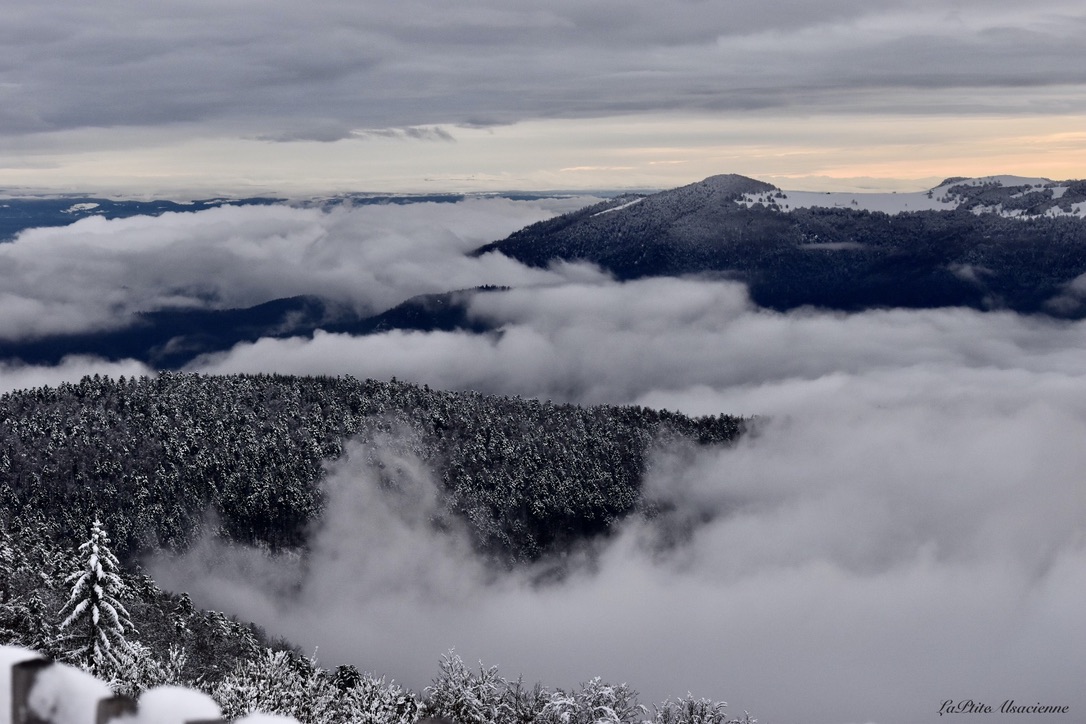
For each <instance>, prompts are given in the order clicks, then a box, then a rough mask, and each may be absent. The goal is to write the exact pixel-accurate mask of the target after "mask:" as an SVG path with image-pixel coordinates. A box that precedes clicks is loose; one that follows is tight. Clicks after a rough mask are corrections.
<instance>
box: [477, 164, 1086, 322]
mask: <svg viewBox="0 0 1086 724" xmlns="http://www.w3.org/2000/svg"><path fill="white" fill-rule="evenodd" d="M864 204H867V205H868V206H872V207H874V208H863V206H864ZM910 204H911V206H910ZM1084 213H1086V182H1083V181H1062V182H1053V181H1048V180H1046V179H1019V178H1017V177H988V178H985V179H965V180H963V179H948V180H947V181H946V182H944V183H943V184H942V185H940V186H939V187H936V188H935V189H931V190H930V191H928V192H919V193H916V194H875V195H869V196H867V197H866V198H865V195H863V194H841V193H837V194H817V193H813V192H785V191H782V190H781V189H778V188H777V187H775V186H772V185H771V184H767V183H764V182H761V181H757V180H755V179H750V178H746V177H743V176H735V175H723V176H713V177H710V178H708V179H706V180H704V181H701V182H698V183H695V184H690V185H687V186H683V187H680V188H677V189H671V190H668V191H661V192H659V193H656V194H652V195H648V196H626V197H619V198H615V199H610V200H608V201H605V202H602V203H600V204H597V205H595V206H592V207H589V208H587V209H582V210H580V211H576V212H573V213H571V214H566V215H564V216H561V217H558V218H554V219H549V220H546V221H542V222H539V223H536V224H533V225H531V226H528V227H526V228H524V229H522V230H520V231H517V232H515V233H514V234H512V235H510V236H509V237H507V238H506V239H503V240H501V241H496V242H493V243H490V244H486V245H484V246H482V247H480V248H478V249H476V250H475V252H474V253H475V254H485V253H488V252H500V253H502V254H505V255H506V256H509V257H512V258H514V259H517V260H518V261H521V262H523V263H526V264H529V265H532V266H538V267H545V266H547V265H549V264H551V263H553V262H555V261H587V262H591V263H594V264H597V265H599V266H600V267H602V268H603V269H605V270H607V271H610V272H611V273H613V274H614V275H615V276H616V277H618V278H619V279H634V278H640V277H647V276H673V275H685V274H703V275H704V274H715V275H722V276H726V277H729V278H734V279H737V280H741V281H744V282H746V283H747V284H748V285H749V287H750V292H751V297H752V299H753V301H754V302H755V303H757V304H759V305H761V306H763V307H769V308H772V309H778V310H788V309H794V308H797V307H801V306H807V305H811V306H816V307H824V308H830V309H839V310H844V311H860V310H863V309H870V308H875V307H908V308H931V307H943V306H966V307H972V308H975V309H984V310H998V309H1006V310H1013V311H1017V312H1022V313H1027V314H1046V315H1050V316H1056V317H1066V318H1076V319H1077V318H1082V317H1084V316H1086V303H1084V302H1086V281H1084V280H1086V277H1083V275H1084V274H1086V221H1084V219H1083V214H1084ZM1080 277H1082V278H1080ZM1076 280H1077V281H1076Z"/></svg>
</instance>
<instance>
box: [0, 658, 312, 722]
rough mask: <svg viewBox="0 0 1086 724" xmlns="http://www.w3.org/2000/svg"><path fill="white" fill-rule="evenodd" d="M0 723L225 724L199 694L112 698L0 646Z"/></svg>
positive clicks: (74, 673) (91, 683) (80, 677)
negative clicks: (5, 672) (5, 677)
mask: <svg viewBox="0 0 1086 724" xmlns="http://www.w3.org/2000/svg"><path fill="white" fill-rule="evenodd" d="M5 668H10V669H11V678H10V681H9V682H8V685H4V686H0V724H108V723H109V722H117V724H225V720H224V719H222V715H221V711H220V709H219V705H218V704H216V703H215V701H214V700H213V699H212V698H211V697H209V696H208V695H207V694H204V693H203V692H200V691H196V690H194V689H186V688H183V687H180V686H160V687H156V688H154V689H148V690H147V691H145V692H143V694H142V695H141V696H140V698H139V700H138V701H137V700H136V699H132V698H129V697H127V696H114V695H113V693H112V692H111V691H110V689H109V686H107V685H106V683H105V682H103V681H100V680H99V679H96V678H95V677H93V676H91V675H90V674H88V673H87V672H85V671H83V670H81V669H77V668H76V667H74V666H67V665H65V664H58V663H55V662H52V661H49V660H48V659H43V658H40V657H39V656H38V654H36V653H35V652H33V651H29V650H27V649H22V648H17V647H14V646H0V669H5ZM272 723H275V724H297V722H296V721H295V720H294V719H291V718H289V717H281V716H273V715H268V714H250V715H248V716H246V717H244V718H242V719H238V720H237V723H236V724H272Z"/></svg>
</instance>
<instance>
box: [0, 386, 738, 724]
mask: <svg viewBox="0 0 1086 724" xmlns="http://www.w3.org/2000/svg"><path fill="white" fill-rule="evenodd" d="M743 429H744V423H743V420H741V419H739V418H734V417H728V416H714V417H706V418H698V419H691V418H688V417H685V416H683V415H679V414H675V413H669V412H667V411H656V410H650V409H645V408H641V407H592V408H584V407H577V406H573V405H555V404H551V403H548V402H538V401H531V400H523V399H519V398H500V397H486V396H483V395H479V394H476V393H459V392H438V391H436V390H431V389H429V388H427V387H419V386H415V385H410V384H405V383H400V382H396V381H392V382H376V381H373V380H366V381H359V380H356V379H353V378H349V377H345V378H330V377H284V376H242V375H235V376H219V377H215V376H201V375H191V374H180V373H170V374H163V375H161V376H159V377H157V378H128V379H125V378H120V379H117V380H113V379H109V378H102V377H93V378H91V377H88V378H84V379H83V380H82V381H81V382H79V383H77V384H64V385H61V386H60V387H58V388H37V389H30V390H23V391H19V392H14V393H9V394H6V395H4V396H2V397H0V495H2V496H3V515H2V517H0V643H2V644H16V645H19V646H25V647H30V648H32V649H34V650H36V651H38V652H40V653H42V654H45V655H48V656H51V657H55V658H57V659H59V660H63V661H70V662H72V663H74V664H77V665H79V666H83V667H85V668H89V670H91V671H93V672H94V673H95V674H96V675H97V676H99V677H100V678H103V679H106V680H108V681H109V683H110V685H111V686H112V688H113V689H114V691H116V692H121V693H126V694H129V695H136V694H138V693H139V692H140V691H142V690H144V689H146V688H148V687H152V686H156V685H162V684H181V685H184V686H189V687H195V688H198V689H201V690H203V691H205V692H207V693H209V694H210V695H211V696H212V697H214V699H215V700H216V701H217V702H218V703H219V704H220V705H221V707H222V710H223V714H224V715H225V716H228V717H238V716H242V715H244V714H245V713H247V712H249V711H253V710H262V711H266V712H272V713H278V714H285V715H290V716H294V717H296V718H297V719H298V720H299V721H301V722H305V723H308V722H322V723H330V722H343V723H344V724H346V722H360V721H361V722H371V723H372V724H392V723H395V724H412V723H413V722H415V721H417V720H418V719H419V718H420V717H423V716H446V717H454V718H455V719H456V720H457V721H460V722H478V723H479V724H484V723H486V722H494V721H509V722H521V723H523V724H530V723H531V722H540V723H541V724H561V722H568V721H584V722H586V723H587V722H589V721H594V720H595V719H594V718H593V717H595V714H594V713H593V712H596V711H599V710H601V707H603V708H606V709H607V710H609V711H612V712H613V716H611V717H610V718H609V719H608V720H609V721H613V722H615V724H634V722H641V721H646V720H651V721H655V722H659V724H677V723H689V724H695V722H697V723H698V724H706V723H708V724H725V723H726V722H732V721H739V720H738V719H734V718H732V717H730V716H728V715H727V714H726V712H725V709H724V704H723V703H714V702H712V701H709V700H704V699H694V698H693V697H688V698H680V699H679V700H677V701H667V702H663V703H661V704H658V705H657V706H656V707H655V709H654V710H652V711H651V712H650V710H649V709H648V708H647V707H645V706H642V705H640V704H638V702H637V699H636V692H635V691H633V690H632V689H630V688H629V687H627V686H626V685H625V684H622V685H619V686H613V685H610V684H605V683H603V682H602V681H600V680H599V679H593V680H591V681H588V682H585V683H584V684H583V685H582V686H581V688H580V689H579V690H569V691H565V690H562V689H557V690H553V691H552V690H548V689H546V688H544V687H542V686H541V685H536V686H534V687H526V686H524V685H523V684H522V682H521V681H520V680H519V679H518V680H516V681H513V680H507V679H505V678H503V677H502V676H500V675H499V674H498V673H497V670H496V668H489V669H487V668H483V667H480V668H479V669H478V670H477V671H476V670H472V669H471V668H470V667H468V666H466V665H465V664H464V662H463V661H462V660H461V659H460V658H459V657H458V656H456V655H455V654H452V653H450V655H448V656H446V657H445V658H444V659H443V660H442V661H441V662H440V671H439V673H438V675H437V676H436V677H435V678H434V680H433V685H432V686H430V687H427V688H426V690H425V691H423V692H412V691H410V690H407V689H404V688H402V687H400V686H399V685H397V684H396V683H395V682H391V681H386V680H385V679H384V678H383V677H380V676H378V675H374V674H362V673H360V672H359V671H358V670H357V669H355V668H354V667H353V666H339V667H336V668H335V669H325V668H322V667H321V666H320V665H319V664H318V663H317V661H316V660H315V659H311V658H307V657H306V656H304V655H302V654H301V652H299V651H298V650H297V649H296V648H294V647H292V646H291V645H290V644H289V643H288V642H286V641H282V640H280V641H278V642H276V641H272V640H271V639H270V638H269V637H268V636H267V635H266V634H265V633H264V632H263V631H262V630H260V629H259V628H257V627H254V626H252V625H249V624H245V623H242V622H239V621H237V620H236V619H233V618H230V617H227V616H224V615H223V614H221V613H217V612H214V611H211V612H208V611H200V610H198V609H197V608H195V607H194V606H193V604H192V602H191V600H189V598H188V596H187V595H174V594H168V593H165V592H163V591H161V590H160V589H159V588H158V587H157V585H156V584H155V582H154V581H152V580H151V579H150V578H148V577H147V576H145V575H141V574H140V572H139V557H140V554H141V553H150V552H153V551H154V550H156V549H159V548H168V549H174V550H180V549H184V548H185V547H186V546H188V545H189V544H190V543H193V542H194V541H195V540H196V539H197V538H198V537H199V536H200V535H201V534H202V533H204V532H211V533H218V534H220V535H222V536H223V537H225V538H227V539H232V540H234V541H237V542H244V543H257V544H258V545H263V546H266V547H268V548H271V549H273V550H276V549H278V550H283V549H291V550H296V551H297V552H298V553H300V554H301V555H302V556H304V555H305V549H306V538H307V534H308V533H310V532H311V531H312V530H313V529H314V526H315V523H316V522H317V520H318V519H319V518H320V516H321V513H322V511H323V506H324V505H325V500H324V498H323V495H322V491H321V487H320V482H321V477H322V474H323V470H324V468H323V467H322V466H323V464H324V463H325V462H327V461H330V460H333V459H335V458H337V457H338V456H340V455H341V454H343V453H344V452H345V450H347V449H348V448H349V449H350V450H351V451H353V452H355V453H356V452H357V451H358V450H363V451H365V450H367V449H369V448H372V449H377V448H380V447H382V446H384V447H385V448H387V447H389V446H392V447H394V448H395V449H396V450H397V452H398V453H400V454H409V455H412V456H414V457H415V458H417V459H419V460H421V461H423V462H424V463H425V464H426V465H427V466H428V467H429V468H431V469H432V470H433V473H434V476H435V482H436V483H437V485H438V487H439V489H440V496H441V497H442V498H443V508H442V510H443V512H439V515H438V519H435V520H432V521H431V523H432V524H434V525H438V526H440V525H442V520H440V517H441V516H442V515H451V516H460V517H462V518H463V520H465V521H467V522H468V529H469V531H470V533H471V535H472V536H473V540H474V542H475V544H476V546H477V548H478V550H479V551H480V552H481V553H483V554H486V555H488V556H489V557H490V558H491V559H492V560H495V561H497V562H499V563H501V564H504V565H516V564H517V563H518V562H526V561H530V560H534V559H537V558H539V557H541V556H542V555H544V554H546V553H548V552H557V551H559V550H562V549H564V548H565V547H566V546H568V545H570V544H573V543H575V542H576V541H578V540H583V539H585V538H586V537H591V536H594V535H597V534H601V533H606V532H607V531H608V530H610V529H611V527H612V525H614V524H615V523H616V522H617V521H618V520H619V519H621V518H622V517H623V516H625V515H627V514H629V513H631V512H632V511H634V510H636V509H638V507H639V504H640V493H641V481H642V475H643V473H644V471H645V465H646V459H647V456H648V455H649V453H650V450H651V448H652V446H653V445H654V444H660V443H664V442H667V441H669V440H670V441H672V442H676V441H685V442H686V443H687V444H690V445H704V444H724V443H728V442H730V441H733V440H734V439H735V438H736V437H737V436H738V435H740V434H741V433H742V431H743ZM349 441H358V442H361V443H362V446H361V447H356V446H350V445H348V443H349ZM366 443H369V444H370V445H369V448H368V447H367V445H366ZM379 457H380V456H379V455H374V463H375V464H376V465H377V466H378V469H379V475H380V480H379V483H380V484H387V485H396V484H397V482H396V475H397V471H396V470H394V469H385V470H380V468H379V465H380V461H379V460H378V458H379ZM97 519H100V520H101V521H102V522H101V524H99V522H98V520H97ZM90 521H94V523H93V526H90V528H91V531H92V541H93V542H94V546H95V547H94V548H88V546H89V545H90V543H84V544H83V546H82V550H81V551H80V550H77V549H79V547H80V542H81V541H83V540H85V539H86V537H87V531H88V527H89V523H90ZM445 522H446V523H447V522H448V521H445ZM209 527H210V528H215V530H208V528H209ZM106 531H108V532H109V535H110V536H111V538H112V541H111V540H110V538H107V537H106ZM107 544H109V545H112V547H113V549H115V550H116V551H117V553H118V554H119V556H120V558H121V559H122V560H123V561H124V562H125V564H124V565H125V566H126V568H127V569H128V570H116V571H112V570H109V565H110V564H109V561H110V560H111V559H112V558H111V554H109V553H108V549H107V548H106V546H107ZM88 551H91V552H92V553H93V556H94V558H93V560H91V561H90V563H87V562H86V561H84V560H81V558H85V557H86V554H87V552H88ZM103 566H105V568H106V570H103ZM81 569H82V571H83V573H80V570H81ZM87 571H90V574H87ZM96 572H97V573H96ZM114 573H116V574H117V575H116V576H114ZM87 575H91V576H94V575H97V576H99V577H102V576H107V577H110V576H112V578H109V579H108V580H106V579H102V580H103V582H102V583H100V584H95V586H96V587H95V588H94V590H95V591H97V592H98V593H97V595H98V596H102V595H103V593H102V590H101V589H107V590H105V594H104V595H106V596H108V598H106V599H105V600H107V601H112V602H114V603H115V605H116V606H118V607H122V606H123V608H118V610H121V611H122V612H123V614H124V615H123V616H122V617H121V618H120V620H119V621H115V622H114V627H113V629H112V630H111V632H110V637H111V640H112V641H113V645H114V652H113V653H111V654H110V655H109V657H108V658H103V657H102V656H90V655H85V652H83V650H82V649H79V648H78V643H79V637H78V636H75V635H73V632H72V627H71V625H70V622H71V617H68V618H66V616H67V614H68V613H70V612H72V611H81V610H83V609H82V608H81V607H80V605H79V600H78V597H79V595H80V592H81V591H82V590H83V589H87V590H90V588H88V586H90V585H91V584H86V585H83V584H84V583H86V580H87V579H86V577H87ZM79 576H82V577H83V578H82V579H80V580H81V583H77V584H76V585H75V586H72V585H71V584H72V582H73V581H74V580H76V578H77V577H79ZM92 583H93V581H92ZM105 621H106V619H102V621H99V619H98V618H97V617H95V618H94V620H93V626H94V627H95V628H96V629H97V628H101V627H103V626H108V625H109V624H108V623H105ZM88 625H89V624H88ZM745 720H746V719H744V721H745Z"/></svg>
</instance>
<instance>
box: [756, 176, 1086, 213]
mask: <svg viewBox="0 0 1086 724" xmlns="http://www.w3.org/2000/svg"><path fill="white" fill-rule="evenodd" d="M739 203H740V204H741V205H743V206H747V207H751V206H754V205H755V204H759V203H760V204H763V205H764V206H768V207H771V208H775V209H778V210H781V211H791V210H794V209H808V208H815V207H821V208H844V209H855V210H862V211H881V212H883V213H886V214H900V213H906V212H910V211H953V210H955V209H960V208H965V209H969V210H971V211H973V212H974V213H977V214H980V213H996V214H1000V215H1001V216H1006V217H1014V218H1035V217H1038V216H1077V217H1078V218H1086V183H1084V182H1082V181H1051V180H1049V179H1045V178H1027V177H1023V176H985V177H981V178H971V179H966V178H952V179H947V180H946V181H944V182H943V183H942V184H940V185H939V186H936V187H935V188H933V189H930V190H928V191H916V192H913V193H852V192H819V191H782V190H780V189H773V190H770V191H761V192H754V193H747V194H744V195H743V197H742V199H741V200H740V201H739Z"/></svg>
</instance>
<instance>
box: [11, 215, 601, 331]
mask: <svg viewBox="0 0 1086 724" xmlns="http://www.w3.org/2000/svg"><path fill="white" fill-rule="evenodd" d="M578 203H579V202H577V201H573V200H566V201H557V202H556V201H549V202H539V203H525V202H513V201H506V200H502V199H487V200H479V201H472V202H468V203H466V204H458V205H456V206H455V207H454V206H452V205H450V204H415V205H412V206H411V207H410V209H404V208H401V207H398V206H363V207H358V208H354V209H350V208H346V207H340V208H336V209H333V210H331V211H328V212H325V211H321V210H319V209H313V208H310V209H302V208H291V207H287V206H252V207H223V208H219V209H214V210H210V211H205V212H201V213H180V214H165V215H163V216H161V217H132V218H128V219H117V220H113V221H107V220H104V219H101V218H97V217H92V218H88V219H85V220H82V221H79V222H77V223H75V224H73V225H71V226H67V227H58V228H52V229H32V230H29V231H26V232H24V233H23V234H21V235H20V236H19V237H18V238H17V239H16V240H15V241H14V242H13V243H10V244H0V263H2V264H3V266H4V269H5V274H4V276H3V278H2V279H0V310H2V311H3V314H2V315H0V339H23V338H32V337H40V336H44V335H49V334H56V333H66V332H81V331H93V330H96V329H105V328H110V327H119V326H124V325H125V324H127V323H129V322H130V321H131V320H132V318H133V315H135V314H136V313H138V312H143V311H152V310H155V309H161V308H163V307H167V306H181V307H184V306H190V307H212V308H234V307H245V306H251V305H254V304H259V303H261V302H265V301H268V300H271V299H276V298H281V297H288V296H294V295H298V294H320V295H322V296H325V297H327V298H330V299H333V300H336V301H340V302H344V303H347V304H351V305H354V306H355V307H356V308H357V309H359V310H360V311H368V312H378V311H382V310H384V309H387V308H389V307H391V306H393V305H395V304H398V303H399V302H401V301H403V300H404V299H407V298H408V297H411V296H414V295H416V294H423V293H430V292H444V291H449V290H451V289H458V288H466V287H472V286H476V285H479V284H520V283H527V282H529V281H535V282H542V281H546V280H547V279H555V278H558V277H557V276H555V275H554V274H552V273H548V272H544V271H533V270H529V269H526V268H525V267H523V266H521V265H519V264H516V263H514V262H512V261H510V260H508V259H506V258H505V257H500V256H498V255H493V254H491V255H487V256H485V257H483V258H480V259H468V258H466V257H464V256H463V253H464V252H466V251H469V250H470V249H473V248H475V247H477V246H479V245H481V244H483V243H486V242H488V241H492V240H494V239H499V238H502V237H504V236H505V235H507V234H509V233H510V232H512V231H514V230H516V229H518V228H520V227H522V226H524V225H526V224H528V223H531V222H533V221H538V220H540V219H543V218H547V217H548V216H550V215H552V214H553V209H562V208H565V207H566V206H567V205H570V204H572V205H574V206H576V205H578ZM580 203H583V200H582V201H581V202H580Z"/></svg>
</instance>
